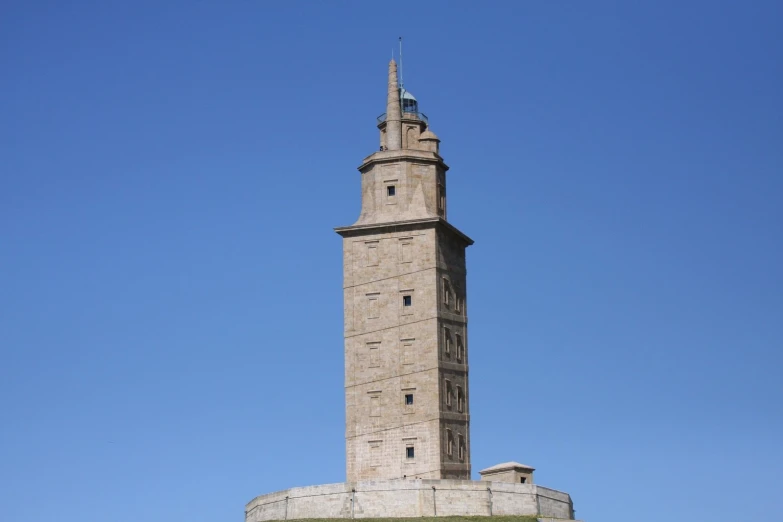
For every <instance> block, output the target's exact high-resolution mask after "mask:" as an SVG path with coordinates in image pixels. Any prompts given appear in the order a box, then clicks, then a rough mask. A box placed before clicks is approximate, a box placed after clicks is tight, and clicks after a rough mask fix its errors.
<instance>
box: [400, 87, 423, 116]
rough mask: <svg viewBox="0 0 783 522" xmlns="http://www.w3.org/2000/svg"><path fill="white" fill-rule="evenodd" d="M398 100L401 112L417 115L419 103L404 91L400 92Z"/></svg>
mask: <svg viewBox="0 0 783 522" xmlns="http://www.w3.org/2000/svg"><path fill="white" fill-rule="evenodd" d="M400 99H401V101H402V112H412V113H414V114H418V112H419V102H418V101H416V98H415V97H414V96H413V95H412V94H411V93H410V92H408V91H406V90H405V89H401V90H400Z"/></svg>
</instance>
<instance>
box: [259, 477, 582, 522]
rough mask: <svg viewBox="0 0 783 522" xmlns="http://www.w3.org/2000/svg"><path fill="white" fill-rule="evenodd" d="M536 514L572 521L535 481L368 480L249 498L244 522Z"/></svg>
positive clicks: (564, 501)
mask: <svg viewBox="0 0 783 522" xmlns="http://www.w3.org/2000/svg"><path fill="white" fill-rule="evenodd" d="M453 515H483V516H488V515H539V516H541V517H550V518H559V519H569V520H571V519H573V504H572V503H571V497H570V496H569V495H568V493H563V492H562V491H556V490H554V489H548V488H544V487H541V486H538V485H536V484H514V483H511V482H487V481H482V482H479V481H473V480H404V479H399V480H371V481H365V482H356V483H348V482H346V483H341V484H325V485H321V486H308V487H303V488H291V489H287V490H284V491H278V492H276V493H270V494H268V495H261V496H258V497H256V498H254V499H253V500H252V501H250V503H248V504H247V506H246V507H245V522H261V521H266V520H294V519H300V518H380V517H423V516H430V517H431V516H453Z"/></svg>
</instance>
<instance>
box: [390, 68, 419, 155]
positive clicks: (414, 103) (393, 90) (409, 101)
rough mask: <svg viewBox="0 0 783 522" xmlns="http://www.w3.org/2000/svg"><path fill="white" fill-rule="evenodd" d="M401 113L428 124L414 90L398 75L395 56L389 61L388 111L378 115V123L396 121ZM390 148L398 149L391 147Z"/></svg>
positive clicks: (407, 117)
mask: <svg viewBox="0 0 783 522" xmlns="http://www.w3.org/2000/svg"><path fill="white" fill-rule="evenodd" d="M397 114H400V116H401V118H405V119H413V120H420V121H422V122H423V123H424V124H425V126H426V125H427V121H428V120H427V115H426V114H424V113H423V112H419V101H418V100H417V99H416V97H415V96H414V95H413V93H412V92H410V91H409V90H407V89H405V87H404V86H403V85H402V83H400V81H399V79H398V75H397V62H395V61H394V58H392V60H391V61H390V62H389V83H388V91H387V97H386V112H384V113H383V114H381V115H380V116H378V124H379V125H381V124H383V123H385V122H387V121H396V120H394V119H393V118H394V117H396V116H397ZM388 150H396V149H392V148H389V149H388Z"/></svg>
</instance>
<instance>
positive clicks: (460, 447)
mask: <svg viewBox="0 0 783 522" xmlns="http://www.w3.org/2000/svg"><path fill="white" fill-rule="evenodd" d="M457 441H458V444H457V446H458V448H457V451H459V460H465V438H464V437H463V436H462V434H460V435H458V436H457Z"/></svg>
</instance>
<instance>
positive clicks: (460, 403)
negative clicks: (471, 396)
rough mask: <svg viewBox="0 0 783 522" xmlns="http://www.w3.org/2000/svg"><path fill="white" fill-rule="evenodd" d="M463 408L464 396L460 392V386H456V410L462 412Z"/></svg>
mask: <svg viewBox="0 0 783 522" xmlns="http://www.w3.org/2000/svg"><path fill="white" fill-rule="evenodd" d="M464 409H465V396H464V395H463V394H462V386H457V411H458V412H460V413H462V412H463V410H464Z"/></svg>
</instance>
